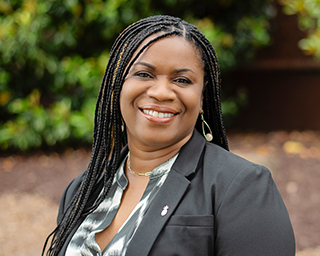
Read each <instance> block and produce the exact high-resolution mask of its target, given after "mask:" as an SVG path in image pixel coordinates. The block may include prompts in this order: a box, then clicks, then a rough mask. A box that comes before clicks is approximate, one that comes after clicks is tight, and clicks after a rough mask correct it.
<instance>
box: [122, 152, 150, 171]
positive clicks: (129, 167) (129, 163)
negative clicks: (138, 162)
mask: <svg viewBox="0 0 320 256" xmlns="http://www.w3.org/2000/svg"><path fill="white" fill-rule="evenodd" d="M128 169H129V172H130V173H131V174H133V175H138V176H145V177H148V176H150V174H151V172H152V171H151V172H135V171H134V170H132V169H131V162H130V151H129V152H128Z"/></svg>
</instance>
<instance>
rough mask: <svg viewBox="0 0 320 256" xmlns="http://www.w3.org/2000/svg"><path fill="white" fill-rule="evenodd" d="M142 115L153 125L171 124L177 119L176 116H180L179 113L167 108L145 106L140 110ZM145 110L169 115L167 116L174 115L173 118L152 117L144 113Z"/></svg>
mask: <svg viewBox="0 0 320 256" xmlns="http://www.w3.org/2000/svg"><path fill="white" fill-rule="evenodd" d="M139 110H140V113H141V114H142V115H143V116H144V117H145V118H146V119H147V120H149V121H151V122H152V123H155V124H165V123H169V122H171V121H172V120H173V119H175V118H176V116H177V115H178V114H179V112H177V111H175V110H173V109H171V108H167V107H159V106H144V107H141V108H139ZM144 110H149V111H151V110H152V111H156V112H159V113H167V114H173V116H170V117H155V116H152V115H149V114H147V113H145V112H143V111H144Z"/></svg>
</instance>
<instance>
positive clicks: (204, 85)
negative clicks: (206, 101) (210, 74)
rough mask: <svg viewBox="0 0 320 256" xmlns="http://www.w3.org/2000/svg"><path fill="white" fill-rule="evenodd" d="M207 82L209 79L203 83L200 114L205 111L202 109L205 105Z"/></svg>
mask: <svg viewBox="0 0 320 256" xmlns="http://www.w3.org/2000/svg"><path fill="white" fill-rule="evenodd" d="M207 84H208V81H206V82H205V83H204V84H203V88H202V94H201V102H200V114H201V113H202V112H203V110H202V107H203V94H204V90H205V88H206V86H207Z"/></svg>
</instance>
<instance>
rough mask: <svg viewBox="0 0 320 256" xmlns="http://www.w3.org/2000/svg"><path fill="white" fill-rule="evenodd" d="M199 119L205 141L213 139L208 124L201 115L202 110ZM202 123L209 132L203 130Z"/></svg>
mask: <svg viewBox="0 0 320 256" xmlns="http://www.w3.org/2000/svg"><path fill="white" fill-rule="evenodd" d="M201 120H202V133H203V136H204V137H205V138H206V140H207V141H212V139H213V135H212V131H211V128H210V126H209V125H208V124H207V122H206V121H205V120H204V117H203V112H201ZM204 125H206V127H207V128H208V130H209V132H210V133H207V134H206V132H205V130H204Z"/></svg>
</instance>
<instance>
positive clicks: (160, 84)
mask: <svg viewBox="0 0 320 256" xmlns="http://www.w3.org/2000/svg"><path fill="white" fill-rule="evenodd" d="M147 95H148V96H149V97H151V98H154V99H156V100H158V101H172V100H174V99H175V98H176V94H175V92H174V91H173V90H172V84H171V83H170V81H169V80H168V79H167V78H165V77H162V78H159V79H157V80H155V81H154V84H153V85H152V86H151V87H150V88H149V89H148V91H147Z"/></svg>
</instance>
